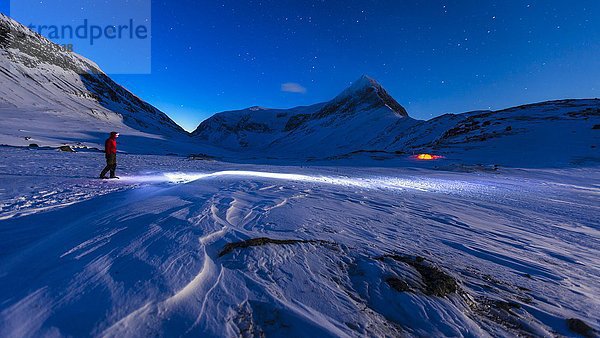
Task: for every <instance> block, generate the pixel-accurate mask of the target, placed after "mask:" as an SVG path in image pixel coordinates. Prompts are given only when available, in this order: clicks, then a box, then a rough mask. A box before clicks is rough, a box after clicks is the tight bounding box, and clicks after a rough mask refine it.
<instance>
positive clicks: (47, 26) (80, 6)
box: [10, 0, 152, 74]
mask: <svg viewBox="0 0 600 338" xmlns="http://www.w3.org/2000/svg"><path fill="white" fill-rule="evenodd" d="M10 15H11V17H13V18H14V19H15V20H17V21H19V22H20V23H21V24H23V25H25V26H27V27H29V28H30V29H31V30H33V31H34V32H37V33H39V34H41V35H43V36H44V37H46V38H48V39H49V40H51V41H52V42H54V43H56V44H58V45H59V46H61V48H63V49H64V50H67V51H72V52H74V53H77V54H81V55H83V56H85V57H86V58H88V59H90V60H92V61H94V62H95V63H97V64H98V65H99V66H100V68H102V70H103V71H104V72H106V73H108V74H150V72H151V71H152V62H151V61H152V55H151V54H152V27H151V22H152V21H151V15H152V5H151V1H150V0H128V1H124V0H103V1H98V0H44V1H40V0H11V2H10Z"/></svg>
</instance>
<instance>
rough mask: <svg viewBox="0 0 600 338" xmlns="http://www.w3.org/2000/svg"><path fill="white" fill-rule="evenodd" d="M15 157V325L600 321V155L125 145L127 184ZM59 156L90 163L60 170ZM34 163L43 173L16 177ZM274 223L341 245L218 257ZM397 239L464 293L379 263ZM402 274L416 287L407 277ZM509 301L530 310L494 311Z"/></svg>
mask: <svg viewBox="0 0 600 338" xmlns="http://www.w3.org/2000/svg"><path fill="white" fill-rule="evenodd" d="M2 154H3V155H4V156H5V157H7V158H9V159H10V162H11V163H13V164H14V165H13V166H12V167H10V168H9V167H1V168H0V178H1V179H2V180H3V181H4V183H6V184H3V185H2V189H3V191H2V195H0V196H2V205H3V207H2V211H1V213H0V217H1V218H2V220H1V221H0V222H1V223H0V235H1V236H0V238H1V241H2V245H1V246H0V248H1V249H0V290H1V291H0V304H1V306H0V336H2V337H16V336H42V335H62V336H70V335H72V336H86V335H92V336H108V337H124V336H139V337H143V336H150V335H160V336H254V335H259V336H260V335H261V334H265V335H267V336H270V335H277V336H282V335H289V336H319V337H327V336H341V337H344V336H364V335H367V336H398V335H407V336H443V335H444V336H487V335H492V336H512V335H515V334H520V333H521V334H522V333H529V334H533V335H538V336H544V335H554V334H563V335H572V333H570V331H568V329H567V328H566V324H565V322H564V320H565V319H566V318H572V317H575V318H580V319H583V320H584V321H586V322H587V323H588V324H590V325H592V326H593V327H595V328H596V329H599V326H600V323H599V322H598V318H597V316H596V315H595V314H597V313H599V312H600V311H599V310H600V301H599V295H600V288H599V286H598V284H597V280H598V279H599V278H600V268H599V266H600V265H599V264H598V257H600V241H599V238H600V237H599V235H600V233H599V230H600V226H599V224H598V214H599V213H598V209H599V207H598V205H599V204H598V201H599V193H600V184H599V183H600V182H599V178H600V177H599V175H598V171H597V170H596V169H573V170H555V171H552V170H547V171H541V170H537V171H528V170H513V171H506V172H501V173H500V174H490V173H452V172H436V171H430V170H412V169H369V168H362V169H350V168H294V167H267V166H233V165H226V164H218V163H203V162H191V161H185V160H181V159H176V158H168V157H164V158H161V157H143V156H137V157H136V156H133V157H129V156H124V157H123V166H124V168H123V172H124V173H127V175H124V177H123V179H122V180H121V181H111V182H97V183H89V184H85V183H82V182H85V181H89V180H87V179H84V178H82V177H84V176H85V174H84V171H89V170H93V169H95V167H94V166H96V165H97V163H98V161H97V160H95V157H97V156H98V155H97V154H91V155H90V154H77V155H72V154H62V153H54V152H47V153H46V154H44V153H41V152H29V151H22V150H3V152H2ZM32 156H33V157H32ZM44 156H50V157H54V158H52V160H51V161H50V162H49V163H60V160H61V159H62V160H64V161H66V163H65V164H64V165H65V166H66V165H70V166H71V167H74V168H76V169H74V170H73V171H72V172H73V173H74V174H73V175H74V176H77V175H80V177H73V178H64V177H62V178H51V175H49V171H48V170H50V169H49V168H50V166H49V165H47V164H48V161H46V160H44ZM65 156H70V157H68V158H67V157H65ZM74 156H77V157H74ZM32 159H34V160H32ZM65 159H66V160H65ZM35 160H37V161H35ZM94 161H96V162H94ZM73 162H75V165H73ZM31 163H35V165H37V168H38V169H37V170H36V172H35V173H33V172H26V171H23V172H20V173H17V171H19V170H24V169H25V168H26V167H30V166H31ZM69 163H70V164H69ZM100 163H101V161H100ZM133 163H135V164H133ZM148 166H150V167H152V169H153V172H145V170H146V168H147V167H148ZM77 168H80V169H77ZM161 169H164V171H163V172H165V173H170V174H168V175H164V174H161V173H160V171H161ZM10 170H13V171H10ZM94 172H95V171H94ZM34 174H35V175H40V176H44V175H47V177H48V178H47V179H38V178H37V177H38V176H35V175H34ZM61 188H62V189H64V190H63V191H62V192H59V193H56V191H59V189H61ZM132 188H136V189H132ZM66 191H69V193H66ZM61 194H62V195H61ZM57 195H58V196H57ZM19 200H21V201H23V200H24V201H28V200H32V201H35V202H32V203H30V204H25V202H23V203H22V204H18V202H15V201H19ZM45 200H47V201H55V202H56V203H46V204H44V203H45V202H43V201H45ZM66 204H69V205H66ZM40 205H51V206H52V208H41V207H40ZM59 206H60V207H59ZM260 237H268V238H273V239H283V240H322V241H326V242H321V243H320V242H306V243H298V244H292V245H275V244H270V245H264V246H256V247H251V248H238V249H235V250H233V251H232V252H230V253H228V254H226V255H223V256H220V254H221V252H222V250H223V248H224V247H225V245H226V244H227V243H232V242H238V241H241V240H247V239H251V238H260ZM389 253H397V254H405V255H414V256H422V257H425V258H426V259H427V261H428V262H432V263H433V264H435V265H436V266H439V267H440V268H441V269H442V270H444V271H446V272H448V273H449V274H450V275H452V276H454V277H455V278H456V279H457V280H458V281H459V285H460V288H461V292H460V293H456V294H451V295H449V296H447V297H435V296H426V295H424V294H423V293H422V292H420V291H418V288H419V286H420V285H421V286H422V283H423V282H422V281H421V278H420V277H419V272H418V271H417V270H415V269H413V268H411V267H410V266H408V265H405V264H401V263H398V262H392V261H388V260H378V259H376V258H377V257H379V256H381V255H384V254H389ZM389 277H398V278H401V279H403V280H405V281H406V282H407V283H408V284H409V285H410V286H411V287H412V288H413V289H414V290H415V291H414V292H405V293H399V292H397V291H395V290H393V289H392V288H391V287H390V286H389V285H388V284H387V283H386V279H387V278H389ZM494 301H503V302H514V303H516V304H519V308H513V309H511V310H510V311H509V312H502V311H499V310H496V312H494V310H493V308H494V306H491V308H492V310H490V304H492V303H491V302H494ZM486 306H487V307H486Z"/></svg>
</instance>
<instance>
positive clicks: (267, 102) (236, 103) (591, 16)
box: [0, 0, 600, 129]
mask: <svg viewBox="0 0 600 338" xmlns="http://www.w3.org/2000/svg"><path fill="white" fill-rule="evenodd" d="M0 10H1V11H4V12H7V11H8V8H7V4H6V2H2V4H1V5H0ZM598 17H600V1H598V0H579V1H575V2H573V1H563V0H543V1H542V0H537V1H536V0H529V1H520V0H509V1H505V0H502V1H500V0H498V1H485V0H484V1H474V0H465V1H458V0H456V1H451V0H445V1H439V0H419V1H409V0H401V1H400V0H385V1H384V0H380V1H377V0H346V1H336V0H332V1H281V0H261V1H238V0H228V1H193V0H178V1H152V72H151V74H150V75H116V76H114V77H115V79H116V80H117V81H118V82H120V83H122V84H123V85H125V86H126V87H127V88H129V89H130V90H132V91H133V92H134V93H136V94H137V95H139V96H140V97H142V98H143V99H145V100H147V101H149V102H150V103H152V104H154V105H156V106H158V107H159V108H161V109H162V110H164V111H165V112H166V113H167V114H169V115H170V116H171V117H172V118H174V119H175V120H176V121H177V122H178V123H180V124H182V125H183V126H184V127H185V128H187V129H193V128H195V127H196V125H197V124H198V123H199V122H201V121H202V120H203V119H205V118H207V117H208V116H210V115H212V114H213V113H215V112H219V111H223V110H230V109H239V108H244V107H248V106H252V105H261V106H269V107H291V106H296V105H306V104H312V103H316V102H319V101H324V100H328V99H330V98H332V97H333V96H334V95H336V94H337V93H338V92H339V91H341V90H342V89H343V88H344V87H345V86H347V85H348V84H349V83H350V82H351V81H353V80H355V79H356V78H358V77H359V76H360V75H361V74H363V73H366V74H369V75H371V76H372V77H374V78H376V79H378V80H379V81H380V82H381V83H382V84H383V85H384V86H385V87H386V88H387V89H388V90H389V91H390V93H391V94H392V95H393V96H394V97H395V98H396V99H397V100H398V101H399V102H400V103H401V104H403V105H404V106H405V107H406V108H407V110H408V111H409V114H411V115H412V116H413V117H415V118H420V119H427V118H431V117H433V116H437V115H440V114H442V113H447V112H463V111H467V110H475V109H488V108H492V109H499V108H504V107H507V106H512V105H517V104H522V103H530V102H536V101H542V100H548V99H559V98H583V97H597V96H599V95H598V92H599V90H600V80H599V79H600V20H598V19H597V18H598ZM100 66H102V65H100Z"/></svg>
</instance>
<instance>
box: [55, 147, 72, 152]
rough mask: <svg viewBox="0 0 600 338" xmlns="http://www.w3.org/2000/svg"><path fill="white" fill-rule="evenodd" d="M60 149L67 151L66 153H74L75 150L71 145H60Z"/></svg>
mask: <svg viewBox="0 0 600 338" xmlns="http://www.w3.org/2000/svg"><path fill="white" fill-rule="evenodd" d="M58 149H59V150H60V151H64V152H66V153H74V152H75V150H73V148H71V146H60V147H58Z"/></svg>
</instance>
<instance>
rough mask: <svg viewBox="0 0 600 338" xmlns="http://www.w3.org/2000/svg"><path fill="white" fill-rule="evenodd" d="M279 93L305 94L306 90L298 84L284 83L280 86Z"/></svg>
mask: <svg viewBox="0 0 600 338" xmlns="http://www.w3.org/2000/svg"><path fill="white" fill-rule="evenodd" d="M281 91H282V92H286V93H298V94H306V88H304V87H302V86H301V85H300V84H298V83H294V82H286V83H284V84H282V85H281Z"/></svg>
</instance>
